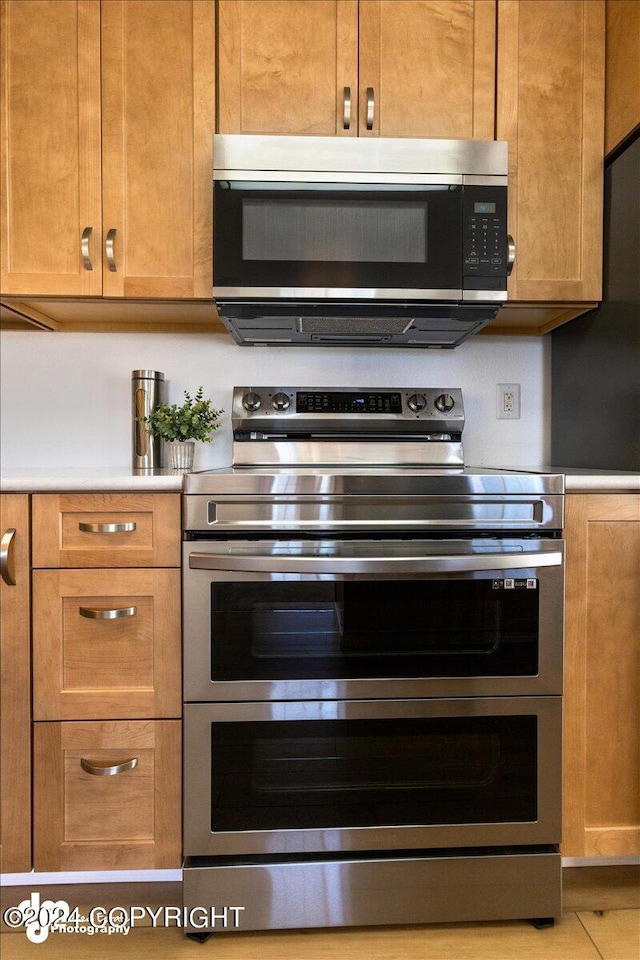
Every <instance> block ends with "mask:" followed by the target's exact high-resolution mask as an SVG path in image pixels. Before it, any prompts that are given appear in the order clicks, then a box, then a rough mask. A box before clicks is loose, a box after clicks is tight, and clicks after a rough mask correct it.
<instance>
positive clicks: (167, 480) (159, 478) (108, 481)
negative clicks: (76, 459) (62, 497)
mask: <svg viewBox="0 0 640 960" xmlns="http://www.w3.org/2000/svg"><path fill="white" fill-rule="evenodd" d="M183 477H184V474H182V473H177V472H174V471H172V470H155V471H153V472H150V473H145V474H141V475H134V474H133V473H132V472H131V468H130V467H105V468H100V467H51V468H46V467H41V468H38V469H34V468H33V467H29V468H24V469H20V468H12V469H7V470H3V471H2V475H1V476H0V490H4V491H14V492H16V493H31V492H35V493H43V492H48V493H53V492H56V491H59V490H64V491H69V492H89V491H91V490H106V491H108V490H127V491H134V492H137V491H139V492H141V493H142V492H149V491H155V492H156V493H169V492H171V491H174V492H176V493H180V491H181V490H182V481H183Z"/></svg>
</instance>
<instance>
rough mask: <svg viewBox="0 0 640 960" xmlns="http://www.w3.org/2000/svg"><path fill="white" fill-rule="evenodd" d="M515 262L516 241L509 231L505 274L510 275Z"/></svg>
mask: <svg viewBox="0 0 640 960" xmlns="http://www.w3.org/2000/svg"><path fill="white" fill-rule="evenodd" d="M515 262H516V242H515V240H514V239H513V237H512V236H511V234H510V233H508V234H507V276H510V275H511V271H512V270H513V266H514V264H515Z"/></svg>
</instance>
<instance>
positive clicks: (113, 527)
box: [78, 523, 136, 533]
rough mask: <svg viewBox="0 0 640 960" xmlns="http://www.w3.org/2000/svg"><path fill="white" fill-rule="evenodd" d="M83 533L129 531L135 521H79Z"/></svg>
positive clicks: (133, 528)
mask: <svg viewBox="0 0 640 960" xmlns="http://www.w3.org/2000/svg"><path fill="white" fill-rule="evenodd" d="M78 528H79V529H80V530H82V532H83V533H131V531H132V530H135V528H136V525H135V523H79V524H78Z"/></svg>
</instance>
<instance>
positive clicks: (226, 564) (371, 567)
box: [189, 551, 562, 574]
mask: <svg viewBox="0 0 640 960" xmlns="http://www.w3.org/2000/svg"><path fill="white" fill-rule="evenodd" d="M561 565H562V553H561V552H560V551H557V552H555V551H550V552H549V553H488V554H481V555H479V556H468V555H462V554H460V555H458V556H433V557H430V556H424V557H397V558H392V557H376V556H370V557H291V556H289V557H287V556H260V555H255V556H247V555H243V556H227V555H224V554H215V553H190V554H189V569H191V570H224V571H227V572H233V571H238V572H244V573H269V572H272V573H328V574H332V573H336V574H338V573H464V572H475V571H478V572H479V571H483V570H517V569H522V568H525V567H528V568H531V567H559V566H561Z"/></svg>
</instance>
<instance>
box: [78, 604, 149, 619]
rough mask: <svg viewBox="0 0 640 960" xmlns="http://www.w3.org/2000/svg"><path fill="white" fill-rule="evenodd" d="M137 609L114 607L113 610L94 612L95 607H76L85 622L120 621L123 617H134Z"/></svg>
mask: <svg viewBox="0 0 640 960" xmlns="http://www.w3.org/2000/svg"><path fill="white" fill-rule="evenodd" d="M137 612H138V608H137V607H115V608H114V609H113V610H96V609H95V607H78V613H79V614H80V616H81V617H86V618H87V620H121V619H122V618H123V617H135V615H136V613H137Z"/></svg>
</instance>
